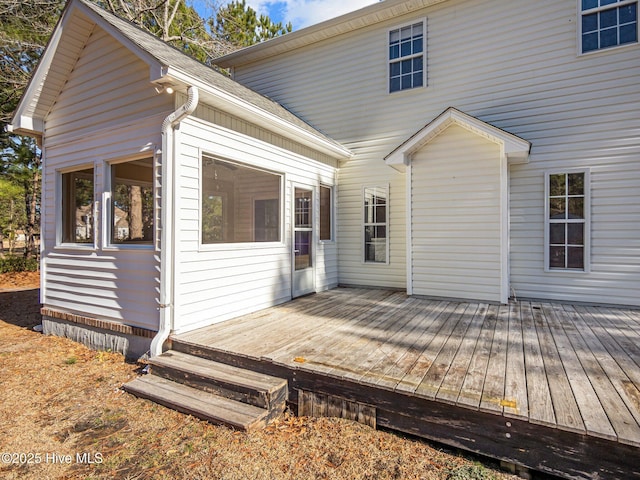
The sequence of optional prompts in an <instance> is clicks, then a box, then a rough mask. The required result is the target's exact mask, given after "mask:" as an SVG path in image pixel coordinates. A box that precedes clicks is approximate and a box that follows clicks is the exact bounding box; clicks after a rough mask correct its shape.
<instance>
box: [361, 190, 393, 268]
mask: <svg viewBox="0 0 640 480" xmlns="http://www.w3.org/2000/svg"><path fill="white" fill-rule="evenodd" d="M388 198H389V189H388V188H387V187H365V188H364V261H365V262H372V263H387V261H388V257H389V242H388V236H387V233H388V232H387V224H388V214H389V208H388V206H389V205H388Z"/></svg>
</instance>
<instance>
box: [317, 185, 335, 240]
mask: <svg viewBox="0 0 640 480" xmlns="http://www.w3.org/2000/svg"><path fill="white" fill-rule="evenodd" d="M332 217H333V190H332V188H331V187H326V186H324V185H320V240H321V241H330V240H332V239H333V228H332V227H333V225H332V224H333V220H332Z"/></svg>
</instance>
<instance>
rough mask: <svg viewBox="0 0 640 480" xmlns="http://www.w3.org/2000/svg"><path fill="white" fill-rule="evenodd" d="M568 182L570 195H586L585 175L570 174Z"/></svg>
mask: <svg viewBox="0 0 640 480" xmlns="http://www.w3.org/2000/svg"><path fill="white" fill-rule="evenodd" d="M568 181H569V195H584V173H570V174H569V175H568Z"/></svg>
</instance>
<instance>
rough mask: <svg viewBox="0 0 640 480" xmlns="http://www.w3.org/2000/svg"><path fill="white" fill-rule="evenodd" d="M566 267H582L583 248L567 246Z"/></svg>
mask: <svg viewBox="0 0 640 480" xmlns="http://www.w3.org/2000/svg"><path fill="white" fill-rule="evenodd" d="M567 268H580V269H583V268H584V248H582V247H568V248H567Z"/></svg>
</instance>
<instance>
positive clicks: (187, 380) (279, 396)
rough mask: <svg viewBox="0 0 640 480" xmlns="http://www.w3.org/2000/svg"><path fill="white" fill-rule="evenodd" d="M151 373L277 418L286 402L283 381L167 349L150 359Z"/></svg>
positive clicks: (286, 388) (285, 386)
mask: <svg viewBox="0 0 640 480" xmlns="http://www.w3.org/2000/svg"><path fill="white" fill-rule="evenodd" d="M149 363H150V367H151V370H150V371H151V373H152V374H153V375H157V376H160V377H163V378H166V379H168V380H173V381H174V382H178V383H183V384H185V385H188V386H190V387H193V388H197V389H200V390H203V391H206V392H210V393H214V394H217V395H220V396H223V397H226V398H230V399H232V400H236V401H238V402H243V403H247V404H249V405H253V406H256V407H260V408H265V409H267V410H269V414H270V417H274V416H277V415H280V414H281V413H282V412H283V411H284V408H285V402H286V400H287V391H288V386H287V381H286V380H284V379H282V378H277V377H273V376H270V375H264V374H261V373H257V372H253V371H251V370H246V369H242V368H238V367H234V366H231V365H227V364H224V363H219V362H215V361H212V360H207V359H205V358H201V357H197V356H194V355H190V354H187V353H183V352H177V351H173V350H169V351H168V352H165V353H163V354H162V355H160V356H158V357H155V358H153V359H151V361H150V362H149Z"/></svg>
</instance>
